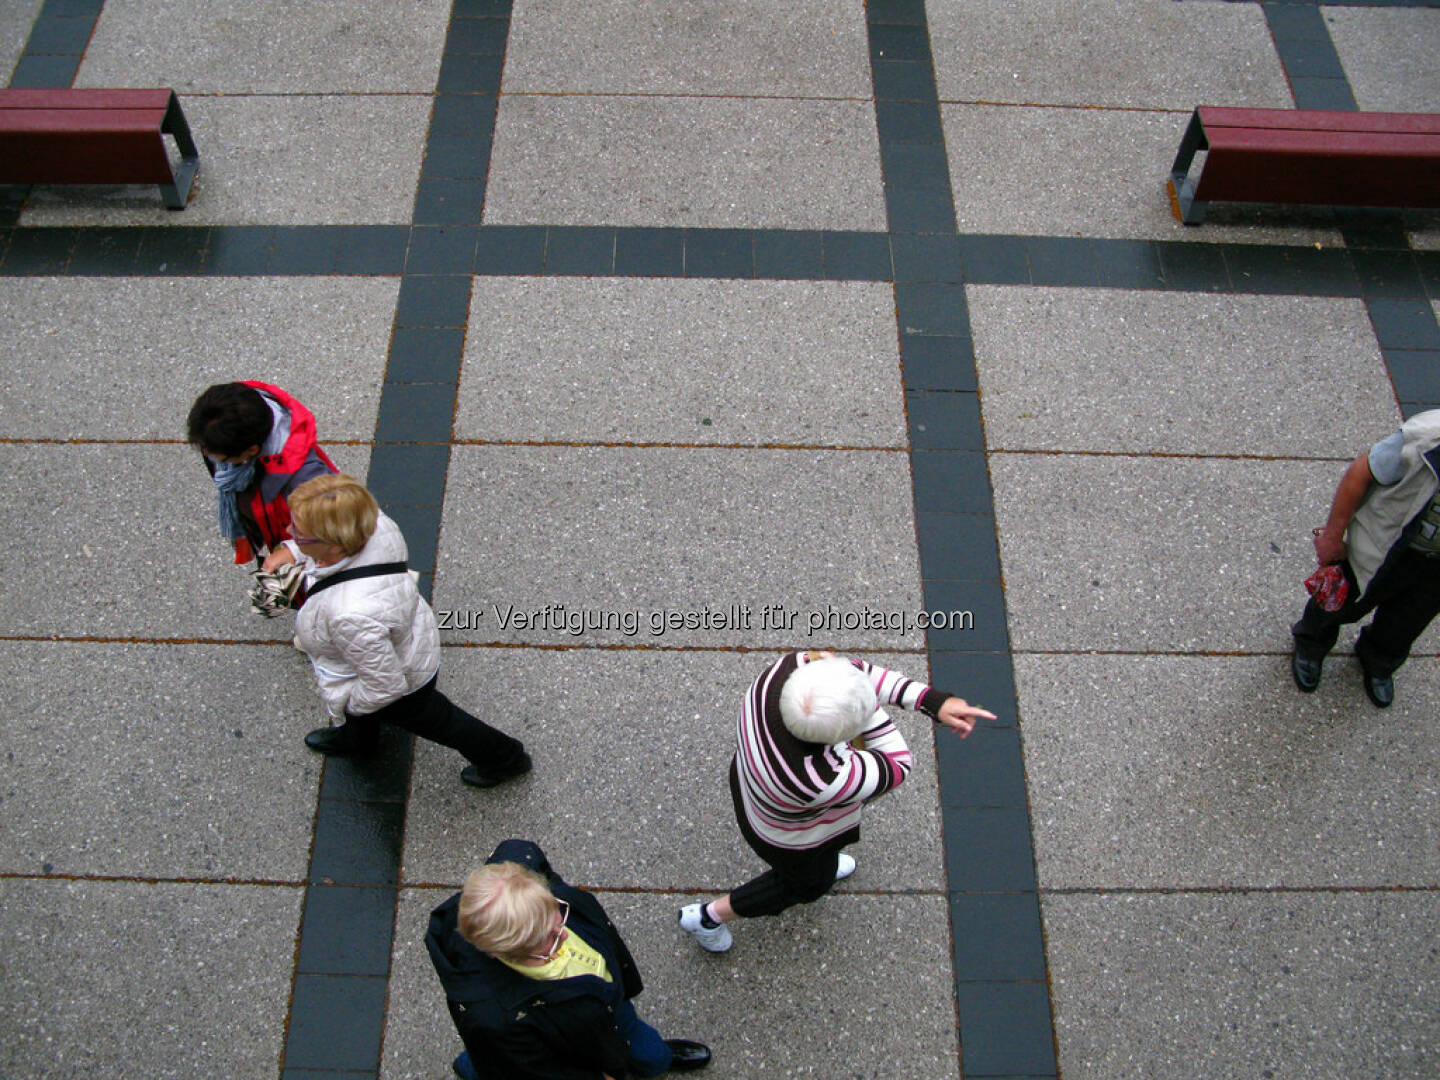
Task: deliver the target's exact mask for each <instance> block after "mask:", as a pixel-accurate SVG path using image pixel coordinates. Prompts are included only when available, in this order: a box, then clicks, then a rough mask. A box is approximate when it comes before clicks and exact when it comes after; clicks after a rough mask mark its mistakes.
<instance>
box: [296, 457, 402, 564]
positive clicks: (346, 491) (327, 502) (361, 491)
mask: <svg viewBox="0 0 1440 1080" xmlns="http://www.w3.org/2000/svg"><path fill="white" fill-rule="evenodd" d="M288 501H289V504H290V520H291V521H292V522H293V521H296V520H297V519H302V518H303V519H304V523H303V525H302V526H301V528H302V529H303V530H304V531H305V533H306V534H308V535H309V536H311V537H313V538H314V539H316V540H323V541H324V542H325V543H327V544H334V545H335V546H336V547H338V548H339V549H340V550H341V551H343V552H345V554H346V555H347V556H349V555H354V554H355V553H356V552H358V551H359V550H360V549H361V548H363V547H364V546H365V545H366V544H368V543H369V542H370V537H372V536H374V535H375V523H376V522H377V521H379V520H380V506H379V504H378V503H376V502H375V496H373V495H371V494H370V492H368V491H366V490H365V485H364V484H362V483H360V481H359V480H356V479H355V478H354V477H353V476H346V475H345V474H344V473H327V474H326V475H324V476H317V477H315V479H314V480H307V481H305V483H303V484H301V485H300V486H299V487H297V488H296V489H295V490H294V491H292V492H291V493H290V498H289V500H288Z"/></svg>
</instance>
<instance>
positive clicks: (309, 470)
mask: <svg viewBox="0 0 1440 1080" xmlns="http://www.w3.org/2000/svg"><path fill="white" fill-rule="evenodd" d="M187 428H188V431H189V439H190V444H191V445H192V446H194V447H195V448H196V449H198V450H199V451H200V453H201V455H202V457H203V460H204V462H205V467H206V468H207V469H209V470H210V475H211V476H212V477H214V479H215V494H216V499H217V504H218V509H219V515H220V534H221V535H222V536H224V537H225V538H226V539H227V540H229V541H230V542H231V543H232V544H234V546H235V562H236V563H237V564H242V565H243V564H244V563H247V562H249V561H250V560H251V559H261V558H263V559H264V567H265V569H267V570H271V569H274V562H276V561H285V562H288V561H289V560H288V559H284V560H276V559H275V554H276V552H278V551H279V550H280V548H281V545H282V544H284V543H285V542H286V541H288V540H289V539H290V507H289V504H288V503H287V502H286V498H287V496H289V494H290V492H291V491H293V490H294V489H295V488H296V487H298V486H299V485H301V484H303V483H304V482H305V481H306V480H312V479H314V478H315V477H317V476H323V475H324V474H326V473H333V472H338V471H339V470H338V469H336V468H335V464H334V462H332V461H331V460H330V458H329V457H328V456H327V455H326V453H325V451H324V450H322V449H320V445H319V443H317V442H316V441H315V417H314V416H313V415H312V414H311V412H310V410H309V409H307V408H305V406H304V405H302V404H300V402H299V401H297V400H296V399H295V398H293V397H291V396H290V395H289V394H287V393H286V392H285V391H284V390H281V389H280V388H279V387H278V386H270V385H268V384H266V383H262V382H253V381H247V382H232V383H219V384H217V385H215V386H212V387H210V389H208V390H206V391H205V392H204V393H203V394H201V395H200V396H199V397H198V398H196V399H195V404H194V405H192V406H191V407H190V416H189V418H188V420H187ZM299 554H300V553H299V551H298V550H293V549H292V550H291V552H290V555H291V556H292V557H295V558H298V557H299Z"/></svg>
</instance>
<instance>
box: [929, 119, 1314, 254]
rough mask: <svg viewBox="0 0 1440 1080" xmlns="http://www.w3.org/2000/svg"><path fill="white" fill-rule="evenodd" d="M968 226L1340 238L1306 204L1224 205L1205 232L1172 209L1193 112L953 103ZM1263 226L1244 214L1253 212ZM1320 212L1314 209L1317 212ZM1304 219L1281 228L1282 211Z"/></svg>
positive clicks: (951, 140)
mask: <svg viewBox="0 0 1440 1080" xmlns="http://www.w3.org/2000/svg"><path fill="white" fill-rule="evenodd" d="M941 117H942V119H943V120H944V124H945V145H946V147H947V148H948V149H949V152H950V183H951V185H952V187H953V189H954V195H955V216H956V220H957V224H958V226H959V228H960V231H961V232H980V233H1002V234H1013V233H1019V234H1022V235H1027V236H1029V235H1040V236H1075V235H1082V236H1099V237H1139V238H1146V239H1162V240H1194V239H1197V238H1201V239H1204V240H1206V241H1218V240H1230V241H1236V242H1241V243H1252V244H1253V243H1276V244H1281V243H1283V244H1297V243H1301V244H1311V243H1324V244H1325V245H1326V246H1330V245H1333V244H1338V243H1339V240H1340V234H1339V233H1338V232H1337V231H1336V230H1334V229H1332V228H1318V227H1316V225H1317V224H1318V223H1317V222H1315V221H1313V220H1310V221H1307V220H1306V219H1305V214H1304V213H1303V212H1299V211H1291V212H1288V214H1286V215H1285V216H1282V214H1281V213H1280V212H1279V211H1277V210H1275V209H1267V210H1266V211H1265V212H1264V213H1263V216H1262V215H1260V214H1256V213H1253V212H1252V213H1250V214H1249V215H1242V214H1239V213H1236V212H1233V211H1230V210H1228V209H1227V208H1225V207H1223V206H1217V207H1215V209H1214V210H1213V211H1212V213H1211V214H1210V216H1209V218H1208V219H1207V221H1206V224H1205V228H1204V230H1203V235H1202V234H1199V233H1197V231H1196V230H1195V229H1193V228H1189V227H1187V226H1185V225H1182V224H1180V222H1179V221H1178V220H1176V218H1175V215H1174V214H1173V213H1172V212H1171V210H1170V200H1169V197H1168V195H1167V194H1166V191H1165V181H1166V179H1167V178H1168V177H1169V175H1170V166H1171V164H1172V162H1173V161H1174V158H1175V151H1176V149H1177V148H1178V147H1179V145H1180V137H1181V135H1182V134H1183V133H1184V130H1185V125H1186V124H1187V123H1189V120H1190V111H1189V110H1188V109H1187V110H1185V111H1183V112H1160V111H1156V110H1153V109H1089V108H1074V109H1056V108H1023V107H1015V106H994V105H945V106H942V108H941ZM1247 216H1248V217H1249V218H1250V219H1251V220H1253V221H1255V222H1261V221H1263V222H1264V223H1265V224H1264V225H1259V224H1248V223H1245V217H1247ZM1315 216H1316V215H1315V214H1314V213H1313V212H1312V213H1310V214H1309V217H1310V218H1312V219H1313V218H1314V217H1315ZM1287 219H1288V220H1295V221H1296V227H1275V223H1276V222H1277V221H1281V220H1287Z"/></svg>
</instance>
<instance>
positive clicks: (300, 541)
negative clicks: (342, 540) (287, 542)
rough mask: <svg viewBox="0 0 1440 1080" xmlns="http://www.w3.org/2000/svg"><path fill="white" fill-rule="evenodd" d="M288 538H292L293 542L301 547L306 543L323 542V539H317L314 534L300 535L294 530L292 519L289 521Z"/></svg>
mask: <svg viewBox="0 0 1440 1080" xmlns="http://www.w3.org/2000/svg"><path fill="white" fill-rule="evenodd" d="M290 539H291V540H294V541H295V543H297V544H299V545H300V546H301V547H305V546H306V545H307V544H323V543H324V542H325V541H324V540H321V539H318V538H317V537H314V536H301V535H300V534H299V533H298V532H296V531H295V522H294V521H291V522H290Z"/></svg>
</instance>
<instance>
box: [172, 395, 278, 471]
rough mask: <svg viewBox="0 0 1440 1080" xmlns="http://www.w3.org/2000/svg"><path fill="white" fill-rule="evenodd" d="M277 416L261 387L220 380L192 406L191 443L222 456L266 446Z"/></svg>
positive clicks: (189, 420)
mask: <svg viewBox="0 0 1440 1080" xmlns="http://www.w3.org/2000/svg"><path fill="white" fill-rule="evenodd" d="M274 424H275V418H274V417H273V416H272V415H271V413H270V406H269V405H267V404H265V399H264V398H263V397H261V396H260V391H259V390H256V389H255V388H254V387H253V386H246V385H245V384H244V383H238V382H232V383H217V384H216V385H214V386H212V387H210V389H209V390H206V391H205V392H204V393H203V394H201V395H200V396H199V397H198V398H196V399H195V404H194V405H191V406H190V416H189V418H188V419H187V420H186V425H187V427H188V428H189V433H190V445H192V446H195V447H198V448H199V449H200V450H201V451H202V452H206V453H211V454H217V455H219V456H220V457H235V456H236V455H237V454H243V453H244V452H245V451H246V450H249V449H250V448H251V447H252V446H264V445H265V440H266V439H267V438H269V437H270V429H271V427H273V426H274Z"/></svg>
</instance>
